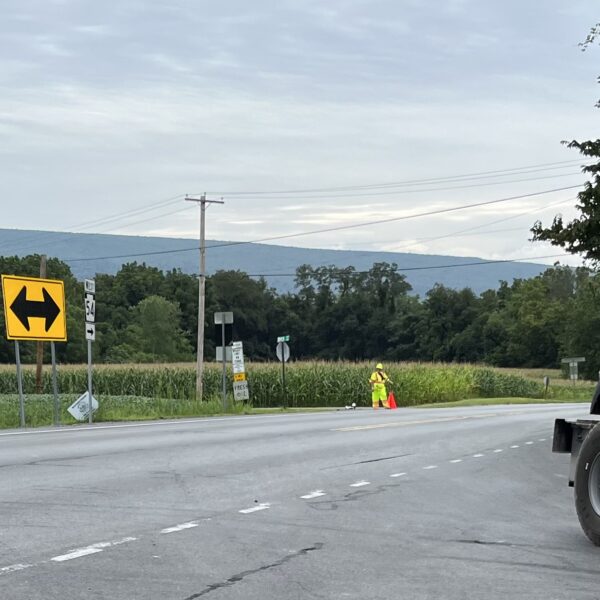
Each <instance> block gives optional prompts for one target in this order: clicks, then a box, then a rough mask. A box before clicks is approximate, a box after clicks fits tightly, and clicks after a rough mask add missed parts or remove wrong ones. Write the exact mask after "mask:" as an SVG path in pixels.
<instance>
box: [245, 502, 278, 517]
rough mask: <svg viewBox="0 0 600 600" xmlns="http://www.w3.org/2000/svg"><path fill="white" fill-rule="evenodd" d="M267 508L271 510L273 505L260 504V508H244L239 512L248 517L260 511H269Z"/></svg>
mask: <svg viewBox="0 0 600 600" xmlns="http://www.w3.org/2000/svg"><path fill="white" fill-rule="evenodd" d="M267 508H271V505H270V504H269V503H268V502H265V503H263V504H259V505H258V506H253V507H252V508H244V509H242V510H240V511H238V512H240V513H242V514H243V515H248V514H250V513H253V512H258V511H259V510H267Z"/></svg>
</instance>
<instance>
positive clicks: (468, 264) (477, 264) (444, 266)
mask: <svg viewBox="0 0 600 600" xmlns="http://www.w3.org/2000/svg"><path fill="white" fill-rule="evenodd" d="M563 256H570V255H569V254H568V253H566V252H564V253H562V254H547V255H545V256H523V257H520V258H505V259H498V260H485V259H481V260H479V261H471V262H465V263H447V264H441V265H426V266H422V267H398V269H397V270H398V271H400V272H405V271H429V270H431V269H454V268H458V267H482V266H483V267H484V266H488V265H493V264H500V263H511V262H521V261H524V260H527V261H530V260H542V259H547V258H559V257H563ZM346 269H348V267H340V268H336V269H332V271H334V272H340V273H341V272H344V271H345V270H346ZM352 273H354V274H357V275H366V274H368V273H369V271H352ZM296 276H297V273H248V277H296Z"/></svg>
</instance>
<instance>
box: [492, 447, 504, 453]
mask: <svg viewBox="0 0 600 600" xmlns="http://www.w3.org/2000/svg"><path fill="white" fill-rule="evenodd" d="M498 452H503V449H502V448H496V449H495V450H494V454H498Z"/></svg>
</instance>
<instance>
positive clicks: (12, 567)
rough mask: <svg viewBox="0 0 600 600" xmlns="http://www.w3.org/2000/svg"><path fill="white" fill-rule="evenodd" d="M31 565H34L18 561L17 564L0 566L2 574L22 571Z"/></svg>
mask: <svg viewBox="0 0 600 600" xmlns="http://www.w3.org/2000/svg"><path fill="white" fill-rule="evenodd" d="M29 567H33V565H28V564H23V563H18V564H16V565H8V567H2V568H0V575H4V574H5V573H16V572H17V571H22V570H23V569H29Z"/></svg>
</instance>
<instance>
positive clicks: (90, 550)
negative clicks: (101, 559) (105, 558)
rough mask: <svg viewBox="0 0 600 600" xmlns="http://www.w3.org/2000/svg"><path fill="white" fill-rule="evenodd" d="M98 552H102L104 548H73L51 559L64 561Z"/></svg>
mask: <svg viewBox="0 0 600 600" xmlns="http://www.w3.org/2000/svg"><path fill="white" fill-rule="evenodd" d="M97 552H102V548H80V549H79V550H73V552H69V553H68V554H61V555H60V556H53V557H52V558H51V559H50V560H53V561H54V562H64V561H65V560H73V559H74V558H81V557H82V556H87V555H88V554H96V553H97Z"/></svg>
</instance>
